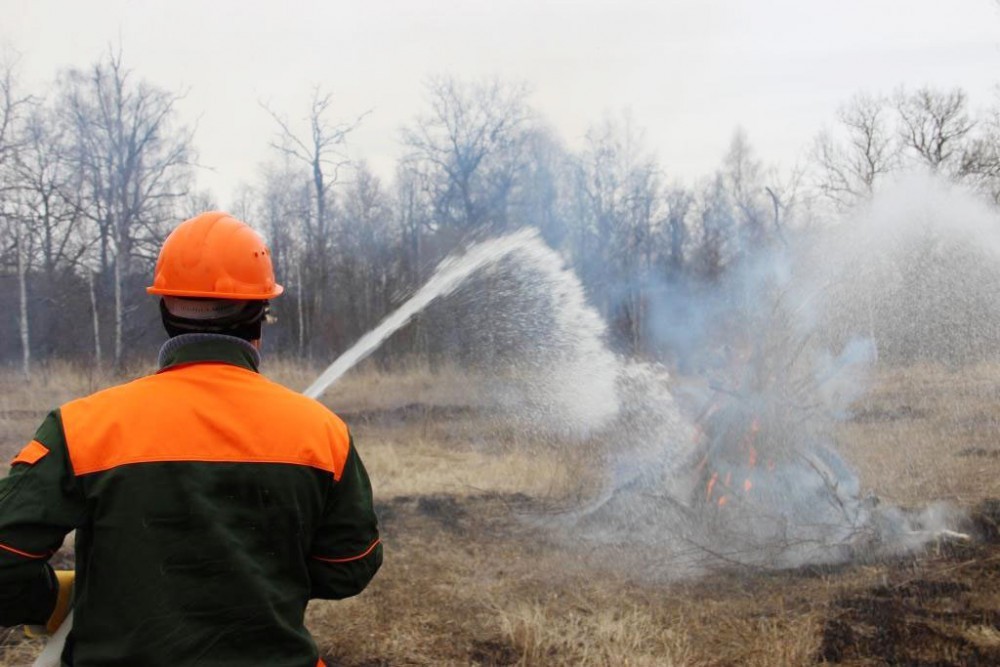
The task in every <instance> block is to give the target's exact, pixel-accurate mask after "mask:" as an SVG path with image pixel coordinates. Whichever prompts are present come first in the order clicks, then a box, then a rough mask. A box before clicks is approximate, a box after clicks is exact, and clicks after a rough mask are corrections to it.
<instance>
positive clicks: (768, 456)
mask: <svg viewBox="0 0 1000 667" xmlns="http://www.w3.org/2000/svg"><path fill="white" fill-rule="evenodd" d="M766 287H767V289H764V288H762V287H761V282H760V281H758V282H757V283H756V285H755V289H754V291H753V292H752V293H749V292H748V293H746V294H744V295H742V296H744V297H745V298H743V299H739V298H737V299H734V300H731V301H730V303H729V304H727V305H728V307H727V309H726V311H725V313H726V318H725V321H718V322H716V325H717V326H716V331H718V332H722V333H721V334H720V335H719V336H718V337H717V338H716V339H715V340H714V341H712V342H703V343H702V348H701V349H702V350H705V349H711V353H705V354H702V356H701V357H700V359H699V364H700V368H699V372H698V373H697V374H696V375H695V376H693V377H688V378H681V379H675V378H669V377H668V376H667V373H666V372H665V371H663V370H659V371H657V370H655V369H652V368H650V367H648V366H647V367H640V366H639V365H635V366H632V367H631V369H627V370H626V371H625V372H623V373H622V380H621V382H620V393H621V394H622V397H623V398H622V404H623V405H624V406H625V407H624V409H623V411H622V414H621V415H620V417H619V420H618V425H617V427H616V433H617V434H618V437H619V438H620V442H621V446H620V448H619V449H617V450H614V451H613V452H612V454H611V455H610V456H611V464H610V466H609V467H610V469H611V470H612V473H611V476H610V477H611V480H610V482H609V484H608V486H607V488H606V489H605V490H604V492H603V493H602V494H600V496H599V497H598V498H597V499H595V500H594V501H593V502H592V503H590V504H589V505H588V506H586V507H585V508H583V509H582V510H579V511H577V512H574V513H573V516H572V519H573V530H574V531H575V533H576V535H577V536H581V535H582V536H583V537H584V538H586V539H590V540H593V541H599V542H604V543H605V544H607V543H613V544H618V545H621V546H622V547H623V548H630V547H634V546H637V545H643V546H653V547H656V548H655V549H654V550H652V551H650V550H649V549H643V550H642V551H645V552H647V553H656V554H658V556H659V558H660V559H661V562H662V564H663V565H664V567H666V568H669V569H670V570H672V571H675V572H683V571H685V570H691V569H701V568H704V567H705V566H707V565H712V564H716V565H732V564H739V565H750V566H757V567H767V568H787V567H796V566H800V565H804V564H817V563H833V562H843V561H846V560H850V559H855V558H865V557H878V556H882V555H887V554H891V553H899V552H902V551H906V550H909V549H913V548H916V547H918V546H920V545H922V544H924V543H926V542H927V541H929V540H931V539H935V538H938V539H940V538H945V539H964V536H963V535H961V534H960V533H953V532H950V531H948V530H945V529H944V525H945V523H946V522H947V521H950V520H952V519H953V518H954V517H951V516H947V514H948V513H947V512H945V511H943V510H942V508H931V509H929V510H926V511H924V512H922V513H912V512H907V511H903V510H900V509H898V508H894V507H890V506H887V505H885V504H882V503H880V502H879V500H878V499H877V498H876V497H874V496H872V495H870V494H865V493H864V492H863V490H862V488H861V485H860V482H859V479H858V476H857V475H856V473H855V471H854V470H853V469H852V467H851V466H850V464H849V463H848V462H847V461H845V460H844V459H843V458H842V456H841V455H840V454H839V452H838V449H837V445H836V439H835V433H836V430H837V426H838V424H839V423H840V422H841V421H843V420H844V419H846V418H848V417H849V416H850V407H851V405H852V403H854V401H856V400H857V399H858V398H859V397H860V396H861V395H863V393H864V392H865V391H866V389H867V382H866V378H867V376H868V374H869V371H870V369H871V367H872V365H873V364H874V361H875V348H874V345H873V344H872V343H870V342H868V341H865V340H862V339H855V340H853V341H851V342H849V343H848V344H847V345H846V346H845V347H844V348H843V349H842V350H841V351H840V353H839V354H836V355H834V354H831V353H829V352H827V351H826V349H825V347H824V343H823V341H822V340H821V339H820V337H819V336H816V335H814V333H812V331H811V330H810V329H809V328H808V327H804V326H802V322H803V321H805V319H806V318H805V317H804V315H805V314H806V312H807V311H808V308H809V301H810V300H809V299H808V298H806V299H802V298H801V297H800V296H799V294H798V293H797V292H796V291H795V290H792V289H787V288H783V287H782V283H781V282H780V281H775V282H772V283H770V284H768V285H766ZM734 302H735V304H736V306H735V307H734V306H733V303H734ZM723 336H724V340H719V339H720V338H722V337H723ZM675 397H676V399H675Z"/></svg>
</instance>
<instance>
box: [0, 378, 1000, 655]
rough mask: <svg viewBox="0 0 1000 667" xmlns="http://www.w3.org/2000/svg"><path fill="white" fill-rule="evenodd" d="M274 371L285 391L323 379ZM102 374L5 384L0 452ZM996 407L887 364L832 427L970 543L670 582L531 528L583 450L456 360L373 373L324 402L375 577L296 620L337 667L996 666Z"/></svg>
mask: <svg viewBox="0 0 1000 667" xmlns="http://www.w3.org/2000/svg"><path fill="white" fill-rule="evenodd" d="M267 370H268V371H269V374H270V375H271V376H272V377H276V379H279V380H280V381H282V382H284V383H286V384H288V385H289V386H292V387H294V388H296V389H302V388H304V387H305V386H306V385H307V384H308V383H309V382H310V381H311V380H312V379H313V377H314V376H315V374H314V372H313V371H312V369H307V368H302V367H299V366H296V365H294V364H271V365H270V366H269V368H268V369H267ZM110 381H111V378H108V377H95V376H92V375H89V374H87V373H81V372H79V371H77V370H75V369H72V368H70V367H56V368H50V369H48V371H47V372H45V373H42V374H40V375H39V377H38V378H36V379H35V380H33V381H32V382H31V383H28V384H25V383H24V382H23V381H21V379H20V378H19V377H17V376H16V375H14V374H8V375H5V376H2V377H0V385H2V388H3V398H2V399H0V454H3V455H4V456H9V455H11V454H12V453H13V452H14V451H16V449H17V448H18V447H19V446H20V445H21V444H23V443H24V442H26V441H27V440H28V439H29V438H30V436H31V433H32V431H33V429H34V428H35V426H36V425H37V422H38V421H40V419H41V418H42V417H43V416H44V414H45V412H46V411H47V410H48V409H49V408H50V407H51V406H53V405H57V404H58V403H59V402H61V401H63V400H66V399H68V398H70V397H72V396H75V395H79V394H81V393H85V392H87V391H89V390H91V389H94V388H96V387H98V386H101V385H103V384H105V383H107V382H110ZM998 399H1000V368H997V367H995V366H979V367H976V368H971V369H962V370H951V369H947V368H938V367H920V368H909V369H901V370H888V371H883V372H882V373H881V374H880V376H879V378H878V382H877V383H876V386H875V387H874V388H873V390H872V392H871V393H870V394H869V396H868V398H866V399H865V400H864V401H862V402H861V403H859V404H858V405H857V406H856V411H855V414H854V417H853V418H852V419H851V420H850V421H849V422H847V423H846V424H845V425H844V426H843V428H842V432H841V434H840V436H841V437H840V440H841V444H842V448H843V451H844V452H845V454H846V456H847V458H848V459H849V460H850V461H851V462H852V463H853V464H854V465H855V466H856V467H857V468H858V470H859V471H860V473H861V476H862V479H863V482H864V486H865V488H866V489H869V490H871V491H873V492H874V493H876V494H878V495H879V496H880V497H881V498H883V499H884V500H886V501H890V502H893V503H899V504H901V505H903V506H911V507H917V506H924V505H926V504H928V503H930V502H932V501H938V500H944V501H949V502H952V503H955V504H957V505H958V506H960V507H962V508H965V509H967V510H970V511H971V512H972V516H973V519H974V521H973V522H972V524H973V525H972V527H973V528H975V529H976V530H977V531H978V534H979V536H980V539H979V540H978V541H977V542H975V543H973V544H968V545H953V544H936V545H935V544H932V545H931V546H930V547H929V548H928V549H927V550H926V551H924V552H922V553H920V554H914V555H911V556H907V557H901V558H898V559H895V560H891V561H886V562H864V563H854V564H846V565H841V566H836V567H832V566H827V567H811V568H802V569H798V570H794V571H782V572H765V571H750V570H730V571H717V572H713V573H711V574H709V575H706V576H704V577H701V578H699V579H695V580H676V581H663V580H658V579H655V578H650V577H649V576H646V574H647V573H645V572H643V571H637V570H635V569H633V568H632V567H630V566H628V565H626V564H624V559H618V558H616V557H615V555H614V554H605V553H601V552H600V550H599V549H596V548H593V547H591V548H586V549H582V548H581V549H574V548H569V546H567V544H566V543H565V542H564V541H557V540H554V539H551V536H550V535H548V534H547V532H546V529H545V527H544V526H543V525H539V524H538V523H535V522H532V521H526V520H524V517H525V516H527V515H529V514H531V513H532V512H535V511H538V510H539V509H540V508H546V507H550V506H552V505H556V504H559V503H560V502H562V501H565V500H567V499H571V498H573V497H574V496H575V495H577V494H585V493H586V492H587V489H588V487H592V485H593V483H594V474H595V473H594V467H595V466H594V465H593V464H594V461H595V459H594V458H593V453H592V451H590V449H588V446H586V445H581V446H580V448H579V450H578V452H577V454H578V455H576V456H571V457H567V456H565V454H559V451H560V450H559V448H557V447H551V446H545V445H550V444H552V443H538V442H533V441H530V440H526V439H525V438H524V437H523V436H519V435H518V434H517V433H516V432H514V431H512V430H509V429H505V428H504V427H503V423H502V421H501V420H498V419H497V418H496V416H495V415H491V413H490V412H489V410H486V409H485V408H484V406H485V405H486V401H485V397H484V396H482V395H480V393H479V391H478V389H477V387H476V386H475V383H474V382H472V381H470V380H469V379H468V378H466V377H465V376H464V375H463V374H462V373H460V372H459V371H457V370H455V369H445V370H442V371H440V372H437V373H431V372H430V371H428V370H427V369H424V368H413V369H410V370H409V371H406V372H400V373H393V374H386V373H381V372H378V371H377V370H374V369H371V368H369V369H365V370H363V371H362V372H356V373H353V374H351V375H350V376H348V377H346V378H344V380H343V381H342V382H340V383H338V385H337V386H336V387H335V388H334V389H333V390H331V392H329V394H328V395H327V396H326V397H325V398H324V400H325V401H326V402H327V403H328V404H329V405H331V407H333V408H334V409H335V410H336V411H338V412H339V413H341V414H342V415H343V416H345V418H346V419H347V420H348V422H349V423H350V424H351V425H352V428H353V430H354V432H355V437H356V440H357V443H358V447H359V450H360V451H361V453H362V455H363V457H364V460H365V462H366V464H367V466H368V468H369V471H370V473H371V476H372V481H373V485H374V487H375V492H376V496H377V503H378V508H379V511H380V517H381V521H382V526H383V533H384V537H385V543H386V547H385V549H386V550H385V565H384V567H383V570H382V571H381V572H380V573H379V575H378V576H377V578H376V580H375V581H374V582H373V583H372V584H371V586H370V587H369V588H368V590H366V591H365V592H364V593H363V594H362V595H360V596H358V597H357V598H354V599H352V600H347V601H343V602H325V601H318V602H314V603H312V604H311V605H310V608H309V613H308V622H309V626H310V628H311V629H312V630H313V632H314V634H315V635H316V637H317V640H318V642H319V645H320V648H321V650H322V652H323V654H324V656H325V657H326V658H327V661H328V664H330V665H331V666H332V665H345V666H346V665H354V666H361V665H365V666H369V667H372V666H375V665H472V664H479V665H508V664H509V665H635V666H641V665H657V666H659V665H706V666H707V665H719V666H721V665H759V666H762V667H763V666H773V665H812V664H842V665H885V664H905V665H921V664H922V665H975V664H981V665H988V664H1000V535H998V533H997V525H996V523H995V522H996V521H997V518H998V516H1000V502H996V501H994V502H993V503H992V504H991V503H990V502H988V500H989V499H991V498H993V499H995V498H1000V481H998V473H1000V442H998V439H997V420H998V419H1000V409H998V408H997V402H998ZM540 444H541V445H543V446H539V445H540ZM640 562H641V561H640ZM0 638H4V639H3V643H2V646H0V665H15V664H24V663H25V662H27V661H28V660H30V658H31V656H33V655H34V653H35V651H37V647H38V643H37V642H35V641H28V640H24V639H23V638H22V636H21V633H20V631H19V630H17V629H13V630H8V631H2V632H0Z"/></svg>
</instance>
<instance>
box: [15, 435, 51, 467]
mask: <svg viewBox="0 0 1000 667" xmlns="http://www.w3.org/2000/svg"><path fill="white" fill-rule="evenodd" d="M48 453H49V448H48V447H46V446H45V445H43V444H42V443H40V442H38V441H37V440H32V441H31V442H29V443H28V444H27V445H25V446H24V449H22V450H21V451H20V452H19V453H18V455H17V456H15V457H14V459H13V460H12V461H11V462H10V464H11V465H14V464H15V463H27V464H28V465H29V466H33V465H35V464H36V463H38V462H39V461H41V460H42V459H43V458H45V455H46V454H48Z"/></svg>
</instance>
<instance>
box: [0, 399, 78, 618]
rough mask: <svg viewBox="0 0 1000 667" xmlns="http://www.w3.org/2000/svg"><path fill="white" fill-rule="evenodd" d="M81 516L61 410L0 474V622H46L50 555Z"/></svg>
mask: <svg viewBox="0 0 1000 667" xmlns="http://www.w3.org/2000/svg"><path fill="white" fill-rule="evenodd" d="M84 516H85V502H84V500H83V496H82V494H81V493H80V491H79V487H78V484H77V480H76V476H75V475H74V474H73V470H72V465H71V464H70V462H69V456H68V454H67V450H66V443H65V439H64V437H63V432H62V425H61V424H60V422H59V414H58V412H52V413H50V414H49V415H48V417H46V419H45V421H44V422H42V425H41V426H40V427H39V428H38V431H37V432H36V433H35V439H34V440H32V441H31V443H29V444H28V445H27V446H26V447H25V448H24V449H22V450H21V453H20V454H18V455H17V456H16V457H15V458H14V460H13V461H12V463H11V469H10V473H9V474H8V476H7V477H5V478H3V479H0V626H10V625H18V624H22V623H32V624H44V623H45V621H46V619H47V618H48V617H49V615H50V614H51V612H52V609H53V607H54V606H55V602H56V593H57V590H58V584H57V582H56V579H55V575H54V574H53V572H52V568H51V567H50V566H49V564H48V560H49V558H50V557H51V556H52V554H54V553H55V552H56V550H57V549H58V548H59V547H60V545H61V544H62V542H63V538H65V537H66V534H67V533H68V532H70V531H71V530H73V529H74V528H76V527H78V526H79V525H81V524H82V522H83V518H84Z"/></svg>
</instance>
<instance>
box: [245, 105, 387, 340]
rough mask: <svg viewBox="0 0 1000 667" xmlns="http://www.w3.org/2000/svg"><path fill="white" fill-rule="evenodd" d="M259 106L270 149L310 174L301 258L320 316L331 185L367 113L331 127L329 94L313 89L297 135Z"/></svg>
mask: <svg viewBox="0 0 1000 667" xmlns="http://www.w3.org/2000/svg"><path fill="white" fill-rule="evenodd" d="M261 106H262V107H263V108H264V110H265V111H267V113H268V114H269V115H270V116H271V118H272V119H273V120H274V121H275V123H276V124H277V125H278V128H279V133H278V137H277V139H276V140H275V141H273V142H272V143H271V146H272V147H273V148H274V149H276V150H277V151H279V152H280V153H281V154H283V155H285V156H286V157H287V158H289V159H290V160H291V161H293V162H300V163H302V164H303V165H305V166H306V167H307V168H308V170H309V173H310V178H311V184H312V201H313V207H314V208H313V214H312V215H307V216H305V217H304V218H303V219H302V224H303V227H302V230H303V232H304V238H303V250H304V252H303V259H304V260H305V261H306V266H307V276H306V278H307V280H308V281H309V282H310V284H311V289H310V290H309V292H310V294H311V296H312V310H313V312H314V313H316V314H319V313H322V312H323V311H324V298H325V292H326V287H327V286H328V284H329V281H330V276H331V269H332V266H331V262H332V259H331V258H332V254H333V248H332V241H333V227H332V225H333V216H332V215H331V212H332V207H333V186H334V185H335V184H336V183H337V181H338V179H339V177H340V174H341V171H342V170H343V169H345V168H346V167H348V166H349V165H350V159H349V158H348V156H347V154H346V153H345V152H344V151H345V148H346V144H347V137H348V135H349V134H350V133H351V132H352V131H354V130H355V129H356V128H357V127H358V126H359V125H360V124H361V122H362V121H363V120H364V118H365V116H367V115H368V112H365V113H363V114H361V115H360V116H359V117H357V118H355V119H354V120H352V121H349V122H334V121H332V120H331V119H330V118H329V116H330V113H331V110H332V107H333V95H332V94H331V93H323V92H322V91H321V90H320V89H319V88H318V87H316V88H314V89H313V95H312V102H311V104H310V108H309V113H308V115H307V117H306V121H307V123H308V130H307V132H306V133H305V134H299V133H296V131H295V130H294V129H293V127H292V124H291V123H290V122H289V121H288V119H287V118H285V117H284V116H282V115H280V114H279V113H277V112H276V111H274V110H273V109H271V108H270V107H268V106H267V105H266V104H262V105H261ZM299 282H300V283H301V281H299ZM300 298H301V296H300ZM299 315H300V320H301V322H302V324H303V325H304V324H305V317H304V312H303V311H302V310H301V309H300V312H299ZM303 335H304V332H301V331H300V336H303ZM300 340H301V339H300Z"/></svg>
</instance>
